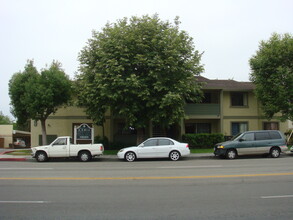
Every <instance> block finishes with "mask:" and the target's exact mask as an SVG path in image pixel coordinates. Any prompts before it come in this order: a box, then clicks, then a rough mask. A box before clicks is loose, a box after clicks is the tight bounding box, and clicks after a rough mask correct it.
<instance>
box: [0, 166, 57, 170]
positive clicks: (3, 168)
mask: <svg viewBox="0 0 293 220" xmlns="http://www.w3.org/2000/svg"><path fill="white" fill-rule="evenodd" d="M53 169H54V168H30V167H26V168H9V167H1V168H0V170H53Z"/></svg>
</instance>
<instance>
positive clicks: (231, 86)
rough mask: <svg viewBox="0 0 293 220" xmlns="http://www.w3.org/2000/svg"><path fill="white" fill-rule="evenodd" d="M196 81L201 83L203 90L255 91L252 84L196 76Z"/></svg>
mask: <svg viewBox="0 0 293 220" xmlns="http://www.w3.org/2000/svg"><path fill="white" fill-rule="evenodd" d="M196 78H197V81H198V82H202V83H204V84H203V89H220V90H226V91H251V90H254V89H255V85H254V84H253V83H252V82H238V81H235V80H230V79H229V80H218V79H207V78H205V77H203V76H197V77H196Z"/></svg>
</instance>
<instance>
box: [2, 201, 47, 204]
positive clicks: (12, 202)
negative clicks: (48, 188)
mask: <svg viewBox="0 0 293 220" xmlns="http://www.w3.org/2000/svg"><path fill="white" fill-rule="evenodd" d="M0 203H11V204H44V203H50V202H49V201H0Z"/></svg>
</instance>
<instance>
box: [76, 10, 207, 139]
mask: <svg viewBox="0 0 293 220" xmlns="http://www.w3.org/2000/svg"><path fill="white" fill-rule="evenodd" d="M179 23H180V22H179V20H178V18H176V19H175V22H174V24H172V23H170V22H168V21H166V22H165V21H161V20H160V19H159V18H158V16H157V15H154V16H152V17H150V16H143V17H141V18H139V17H131V18H130V19H127V18H124V19H122V20H119V21H117V23H113V24H110V23H108V24H107V25H106V26H105V27H104V28H103V30H102V32H97V31H93V34H92V38H91V39H89V40H88V44H87V46H86V47H84V48H83V50H82V51H81V53H80V55H79V60H80V74H79V75H77V88H78V98H79V104H80V105H82V106H84V107H85V108H86V112H87V114H88V115H89V116H90V117H91V118H92V119H93V120H94V121H95V123H97V124H102V123H103V121H104V114H105V111H106V110H107V109H111V111H112V113H113V114H114V115H119V116H122V117H124V118H125V119H126V120H127V125H130V126H134V127H135V128H137V129H138V133H139V135H138V136H140V134H141V133H140V132H141V131H142V129H141V128H145V127H147V126H148V125H149V124H150V122H152V123H153V124H160V125H162V126H165V127H168V126H170V125H172V124H174V123H176V122H178V121H179V120H180V119H181V118H182V117H183V116H184V105H185V100H186V99H189V100H193V101H195V102H196V101H199V100H200V99H201V90H200V88H201V86H200V84H199V83H197V82H196V80H195V76H196V75H199V74H200V73H201V72H202V71H203V66H202V65H201V64H200V59H201V53H199V52H198V51H197V50H195V48H194V45H193V39H192V38H191V37H189V36H188V34H187V33H186V32H185V31H180V30H179ZM139 131H140V132H139ZM138 141H139V140H138Z"/></svg>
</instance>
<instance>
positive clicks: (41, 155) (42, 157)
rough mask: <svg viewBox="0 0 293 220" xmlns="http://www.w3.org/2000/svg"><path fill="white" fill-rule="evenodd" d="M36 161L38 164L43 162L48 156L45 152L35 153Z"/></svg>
mask: <svg viewBox="0 0 293 220" xmlns="http://www.w3.org/2000/svg"><path fill="white" fill-rule="evenodd" d="M36 160H37V161H38V162H45V161H47V160H48V156H47V154H46V153H45V152H37V154H36Z"/></svg>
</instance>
